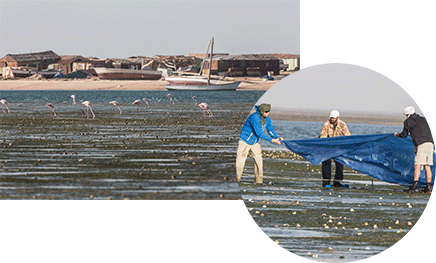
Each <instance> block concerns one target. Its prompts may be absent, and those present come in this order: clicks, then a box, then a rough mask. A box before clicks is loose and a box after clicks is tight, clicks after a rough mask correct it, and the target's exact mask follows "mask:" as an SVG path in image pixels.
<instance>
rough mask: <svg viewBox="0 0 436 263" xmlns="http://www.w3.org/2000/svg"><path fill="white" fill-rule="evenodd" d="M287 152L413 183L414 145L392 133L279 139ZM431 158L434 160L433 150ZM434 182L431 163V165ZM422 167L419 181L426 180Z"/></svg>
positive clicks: (314, 162) (400, 181) (380, 177)
mask: <svg viewBox="0 0 436 263" xmlns="http://www.w3.org/2000/svg"><path fill="white" fill-rule="evenodd" d="M282 143H283V145H285V146H286V147H287V148H288V149H289V150H290V151H292V152H294V153H296V154H298V155H301V156H302V157H304V158H305V159H306V160H308V161H309V162H311V163H312V164H319V163H321V162H322V161H325V160H328V159H333V160H335V161H338V162H340V163H342V164H344V165H346V166H348V167H349V168H351V169H354V170H356V171H359V172H361V173H363V174H366V175H369V176H372V177H374V178H376V179H379V180H381V181H385V182H389V183H396V184H400V185H403V186H409V185H411V184H412V183H413V170H414V158H415V153H414V145H413V143H412V139H411V138H410V136H409V137H407V138H398V137H395V136H394V135H393V134H392V133H390V134H375V135H351V136H340V137H333V138H316V139H306V140H290V141H282ZM433 159H434V160H436V155H435V152H433ZM431 170H432V174H433V179H432V182H434V177H435V166H434V165H433V166H431ZM426 181H427V180H426V176H425V172H424V169H422V171H421V177H420V179H419V182H420V184H425V183H426Z"/></svg>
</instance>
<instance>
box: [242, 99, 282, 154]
mask: <svg viewBox="0 0 436 263" xmlns="http://www.w3.org/2000/svg"><path fill="white" fill-rule="evenodd" d="M258 107H259V106H255V108H256V112H255V113H253V114H251V115H250V116H248V118H247V120H246V121H245V123H244V126H242V131H241V135H240V136H239V140H242V141H244V142H246V143H247V144H250V145H253V144H256V143H257V142H258V141H259V139H260V138H262V139H264V140H266V141H269V142H270V141H271V140H272V139H273V138H274V139H276V138H278V137H279V136H278V135H277V133H276V132H275V131H274V128H273V126H272V123H271V119H270V118H269V117H267V118H266V119H265V120H266V123H265V125H263V126H262V125H261V124H260V120H261V119H260V113H259V112H258V111H257V108H258ZM265 130H267V131H268V135H269V136H266V135H265V134H264V132H265ZM270 136H271V137H270Z"/></svg>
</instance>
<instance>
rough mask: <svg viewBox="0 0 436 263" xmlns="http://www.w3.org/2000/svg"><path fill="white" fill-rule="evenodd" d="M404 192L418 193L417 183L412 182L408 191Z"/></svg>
mask: <svg viewBox="0 0 436 263" xmlns="http://www.w3.org/2000/svg"><path fill="white" fill-rule="evenodd" d="M406 192H408V193H419V189H418V181H413V184H412V186H411V187H410V188H409V189H408V190H406Z"/></svg>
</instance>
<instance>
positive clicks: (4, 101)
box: [0, 100, 11, 113]
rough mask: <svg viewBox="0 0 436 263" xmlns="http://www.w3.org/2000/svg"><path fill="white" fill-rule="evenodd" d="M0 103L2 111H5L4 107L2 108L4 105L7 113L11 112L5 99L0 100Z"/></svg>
mask: <svg viewBox="0 0 436 263" xmlns="http://www.w3.org/2000/svg"><path fill="white" fill-rule="evenodd" d="M0 103H1V104H2V110H3V112H4V113H6V111H5V109H4V108H3V106H4V107H6V109H7V110H8V112H7V113H11V110H10V109H9V107H8V102H7V101H6V100H0Z"/></svg>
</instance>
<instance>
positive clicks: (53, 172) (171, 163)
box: [0, 103, 253, 200]
mask: <svg viewBox="0 0 436 263" xmlns="http://www.w3.org/2000/svg"><path fill="white" fill-rule="evenodd" d="M229 105H230V106H229ZM252 106H253V105H252V104H243V103H238V104H219V103H210V107H211V109H212V111H213V114H214V117H213V118H203V117H202V113H201V111H200V109H199V107H198V106H194V105H193V104H192V103H178V104H176V105H174V106H172V105H169V104H167V103H160V104H159V103H157V104H150V108H147V107H145V106H142V107H141V108H140V109H139V112H136V106H135V105H131V106H123V114H122V115H119V114H118V111H116V112H115V113H114V112H113V111H112V106H111V105H108V104H104V105H103V104H101V105H99V104H96V105H93V107H94V112H95V115H96V118H95V119H88V118H87V117H86V115H85V113H84V106H83V105H79V104H78V105H75V106H73V105H64V106H62V107H60V108H59V107H58V108H56V109H55V110H56V113H57V116H56V118H53V117H51V116H50V114H49V108H48V107H46V106H44V104H31V103H26V104H23V105H21V106H20V108H18V109H15V110H14V111H12V112H11V114H3V112H0V113H1V117H0V121H1V126H0V134H1V140H0V199H182V200H185V199H241V193H240V189H239V187H238V184H237V182H236V177H235V175H234V169H235V168H234V163H235V152H236V147H237V140H238V137H239V132H240V127H241V124H242V123H243V122H244V120H245V119H246V117H247V115H248V112H249V111H250V109H251V108H252Z"/></svg>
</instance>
